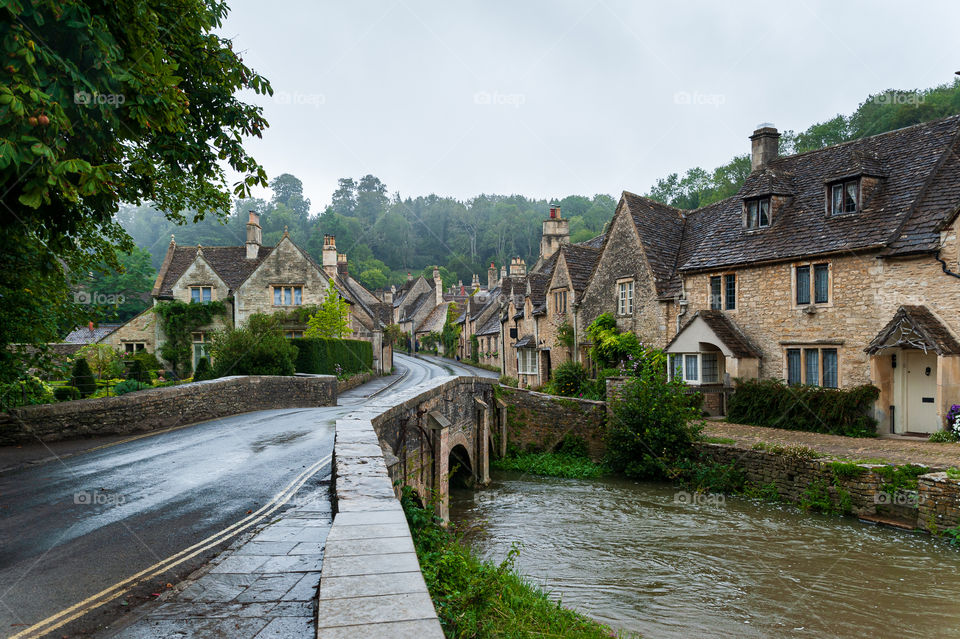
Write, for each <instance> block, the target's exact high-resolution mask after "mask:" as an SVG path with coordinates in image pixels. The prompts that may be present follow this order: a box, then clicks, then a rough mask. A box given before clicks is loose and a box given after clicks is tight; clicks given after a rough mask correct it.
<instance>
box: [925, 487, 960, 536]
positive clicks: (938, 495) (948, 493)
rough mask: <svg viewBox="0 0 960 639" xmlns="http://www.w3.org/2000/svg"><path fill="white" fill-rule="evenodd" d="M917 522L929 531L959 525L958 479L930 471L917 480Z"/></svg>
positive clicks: (959, 490)
mask: <svg viewBox="0 0 960 639" xmlns="http://www.w3.org/2000/svg"><path fill="white" fill-rule="evenodd" d="M917 483H918V486H917V493H918V494H917V511H918V512H917V523H918V525H919V527H920V528H923V529H924V530H929V531H930V532H934V533H936V532H941V531H943V530H944V529H946V528H956V527H957V526H960V481H958V480H956V479H950V478H949V477H947V473H931V474H929V475H924V476H922V477H920V479H919V481H918V482H917Z"/></svg>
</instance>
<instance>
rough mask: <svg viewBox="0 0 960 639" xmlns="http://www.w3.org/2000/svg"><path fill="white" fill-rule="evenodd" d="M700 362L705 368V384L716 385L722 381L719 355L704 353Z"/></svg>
mask: <svg viewBox="0 0 960 639" xmlns="http://www.w3.org/2000/svg"><path fill="white" fill-rule="evenodd" d="M700 362H701V364H702V367H703V375H702V377H703V380H702V381H703V383H704V384H716V383H717V382H719V381H720V375H719V372H718V370H717V354H716V353H704V354H702V355H701V356H700Z"/></svg>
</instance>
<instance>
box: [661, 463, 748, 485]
mask: <svg viewBox="0 0 960 639" xmlns="http://www.w3.org/2000/svg"><path fill="white" fill-rule="evenodd" d="M667 476H668V478H670V479H673V480H675V481H679V482H680V483H681V484H682V485H683V486H685V487H687V488H689V489H691V490H694V491H696V492H703V493H731V494H732V493H738V492H741V491H742V490H743V488H744V486H745V485H746V482H747V476H746V475H745V474H744V472H743V470H742V469H741V468H740V467H739V466H738V465H737V464H736V463H734V462H731V463H729V464H722V463H720V462H717V461H713V460H711V459H707V458H700V459H692V458H683V457H682V458H680V459H678V460H677V461H676V462H675V463H674V464H673V465H672V467H671V468H670V469H669V471H668V475H667Z"/></svg>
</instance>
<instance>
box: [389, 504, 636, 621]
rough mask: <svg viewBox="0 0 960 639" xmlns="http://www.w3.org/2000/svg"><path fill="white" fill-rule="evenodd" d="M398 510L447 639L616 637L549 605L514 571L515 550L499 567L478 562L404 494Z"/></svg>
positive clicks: (454, 536)
mask: <svg viewBox="0 0 960 639" xmlns="http://www.w3.org/2000/svg"><path fill="white" fill-rule="evenodd" d="M402 504H403V510H404V513H405V514H406V516H407V523H408V525H409V527H410V532H411V534H412V535H413V541H414V546H415V547H416V551H417V557H418V559H419V561H420V567H421V570H422V571H423V576H424V579H425V580H426V583H427V588H428V589H429V591H430V597H431V599H432V600H433V602H434V606H435V607H436V609H437V614H438V616H439V617H440V622H441V624H442V626H443V630H444V634H445V635H446V636H447V637H477V638H479V639H483V638H487V637H489V638H494V637H497V638H499V637H504V638H507V637H510V638H512V637H517V638H519V637H530V636H537V637H564V638H567V637H569V638H571V639H610V637H617V636H620V635H618V634H617V633H615V632H614V631H612V630H611V629H610V628H609V627H608V626H605V625H602V624H599V623H597V622H595V621H592V620H590V619H588V618H587V617H585V616H584V615H581V614H580V613H577V612H574V611H572V610H568V609H566V608H563V607H562V606H560V605H559V603H557V602H554V601H552V600H551V599H550V598H549V597H548V596H547V593H546V592H544V591H543V590H542V589H541V588H540V587H538V586H537V585H536V584H534V583H533V582H532V581H531V580H529V579H528V578H526V577H524V576H522V575H521V574H520V573H519V572H517V571H516V570H515V569H514V560H515V557H516V552H517V551H516V550H514V549H512V550H510V551H509V552H508V553H507V555H506V557H505V558H504V559H503V560H502V561H501V562H500V563H493V562H490V561H484V560H482V559H481V558H479V557H478V556H477V555H476V554H475V553H474V552H473V551H472V550H471V549H470V548H469V547H468V546H467V545H465V544H464V543H462V541H461V539H460V538H459V537H458V536H457V534H456V533H454V532H452V531H451V530H450V528H448V527H445V526H443V525H442V522H441V521H440V520H439V519H437V518H436V516H435V515H434V514H433V511H432V510H427V509H425V508H422V507H420V506H419V505H418V504H416V503H415V501H414V499H413V497H412V493H411V491H410V490H405V491H404V495H403V499H402Z"/></svg>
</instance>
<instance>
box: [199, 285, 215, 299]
mask: <svg viewBox="0 0 960 639" xmlns="http://www.w3.org/2000/svg"><path fill="white" fill-rule="evenodd" d="M201 290H202V291H203V301H204V302H209V301H210V300H211V299H212V298H213V290H212V289H210V288H209V287H207V288H203V289H201Z"/></svg>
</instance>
